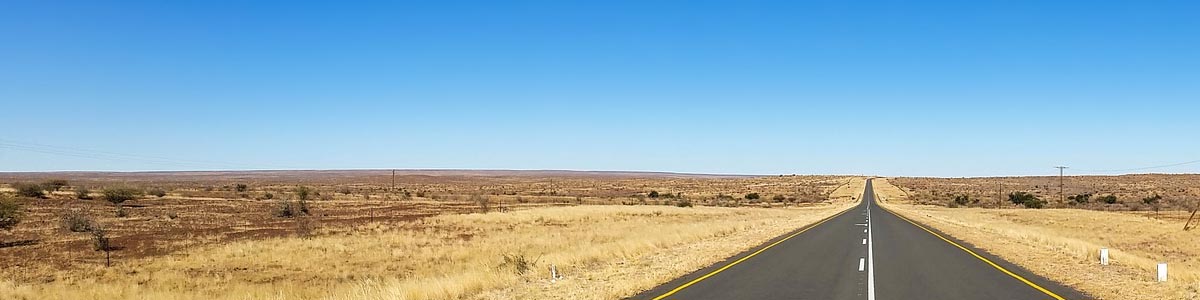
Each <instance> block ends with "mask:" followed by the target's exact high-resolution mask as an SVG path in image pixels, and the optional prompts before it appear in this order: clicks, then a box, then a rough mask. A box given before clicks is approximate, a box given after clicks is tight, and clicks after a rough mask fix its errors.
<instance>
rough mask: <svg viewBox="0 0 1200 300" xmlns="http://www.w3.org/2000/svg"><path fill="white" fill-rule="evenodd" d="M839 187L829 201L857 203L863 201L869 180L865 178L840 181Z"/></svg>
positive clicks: (831, 194) (832, 193)
mask: <svg viewBox="0 0 1200 300" xmlns="http://www.w3.org/2000/svg"><path fill="white" fill-rule="evenodd" d="M839 181H840V182H839V184H840V185H838V187H837V188H836V189H834V190H833V192H830V193H829V200H830V201H832V202H834V203H855V202H858V200H859V199H862V193H863V190H864V189H866V185H867V179H866V178H865V177H850V178H843V179H840V180H839Z"/></svg>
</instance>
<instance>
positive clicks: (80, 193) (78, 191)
mask: <svg viewBox="0 0 1200 300" xmlns="http://www.w3.org/2000/svg"><path fill="white" fill-rule="evenodd" d="M75 199H79V200H92V191H91V190H89V189H88V188H86V187H81V186H77V187H75Z"/></svg>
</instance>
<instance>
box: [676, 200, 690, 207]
mask: <svg viewBox="0 0 1200 300" xmlns="http://www.w3.org/2000/svg"><path fill="white" fill-rule="evenodd" d="M675 206H678V207H692V201H690V200H687V199H681V200H679V201H676V202H675Z"/></svg>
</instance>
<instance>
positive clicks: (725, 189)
mask: <svg viewBox="0 0 1200 300" xmlns="http://www.w3.org/2000/svg"><path fill="white" fill-rule="evenodd" d="M301 173H302V174H299V175H297V174H295V173H280V174H269V175H270V176H268V175H267V174H243V173H232V174H229V173H214V174H208V173H203V174H197V173H166V174H150V175H147V174H115V175H112V174H110V175H104V174H99V175H97V174H86V175H77V177H70V176H66V175H70V174H17V175H12V174H8V175H0V180H7V181H6V182H9V183H15V182H40V181H42V180H47V179H49V178H52V177H53V178H64V177H66V180H68V181H69V182H71V185H70V186H68V187H65V188H64V189H63V190H62V191H59V192H56V193H50V194H49V195H48V198H50V199H30V198H21V199H20V200H18V202H20V203H22V205H23V210H24V211H25V217H24V220H23V221H22V222H21V223H20V224H18V225H17V226H16V228H15V229H14V230H12V231H11V232H8V233H5V232H2V231H0V242H2V243H4V244H3V247H0V263H2V264H3V266H4V268H3V270H2V271H0V298H2V299H56V298H57V299H114V298H140V299H212V298H217V299H446V298H475V299H501V298H503V299H508V298H521V299H527V298H570V299H577V298H584V299H612V298H620V297H622V296H629V295H632V294H634V293H636V292H638V291H640V290H643V289H646V288H650V287H653V286H655V285H657V284H660V283H662V282H666V281H668V280H670V279H672V278H674V277H677V276H680V275H682V274H686V273H687V272H689V271H692V270H695V269H698V268H701V267H704V266H706V265H708V264H711V263H713V262H716V261H719V260H721V259H723V258H725V257H728V256H729V255H732V254H735V253H737V252H739V251H742V250H745V249H747V248H748V247H749V246H751V245H756V244H759V243H761V242H764V241H766V240H768V239H770V238H772V237H775V236H778V235H780V234H783V233H785V232H787V231H790V230H793V229H795V228H798V227H800V226H803V225H805V224H808V223H811V222H814V221H816V220H819V219H821V218H824V217H827V216H830V215H833V214H835V213H837V212H839V211H841V210H844V209H846V208H848V207H849V206H850V205H851V203H853V200H852V199H857V198H858V197H860V196H859V195H857V193H856V192H854V190H855V189H857V190H858V191H861V186H862V184H863V183H862V182H863V181H864V180H863V179H861V178H847V177H834V176H782V177H711V176H689V175H677V174H649V175H647V174H640V175H639V174H624V173H621V174H604V173H600V174H595V173H565V174H561V173H555V174H543V173H536V172H533V174H532V175H531V174H517V173H512V172H508V173H486V174H478V173H471V172H465V171H459V172H413V173H409V174H400V175H398V177H397V183H396V187H397V189H396V190H389V189H388V187H390V185H391V184H390V179H391V176H390V172H367V171H355V172H342V173H336V172H335V173H330V172H313V173H307V174H303V172H301ZM355 173H357V174H355ZM363 173H366V174H363ZM518 173H519V172H518ZM383 174H386V175H383ZM5 176H8V177H9V178H5ZM385 179H386V180H385ZM114 184H119V185H122V186H135V187H138V188H140V189H143V190H149V189H159V188H161V189H164V190H165V191H166V195H165V196H163V197H155V196H142V197H139V198H138V199H135V200H130V201H128V202H126V208H125V210H126V211H127V213H128V215H127V216H124V217H116V216H115V215H114V212H115V208H114V207H113V206H112V205H111V204H109V203H107V202H104V201H103V200H98V199H97V200H77V199H71V198H74V193H73V191H71V190H72V189H74V188H75V187H76V186H80V187H82V186H89V187H92V188H94V189H97V190H98V189H100V188H101V187H104V186H110V185H114ZM239 184H244V185H246V186H245V188H244V189H243V188H239V187H238V185H239ZM301 185H302V186H306V187H309V188H310V189H311V190H312V191H311V193H312V195H311V196H310V197H311V198H312V200H310V201H308V205H309V207H310V210H311V215H309V216H300V217H293V218H282V217H278V216H276V215H274V214H273V212H274V211H277V210H278V207H279V206H280V203H282V201H284V200H280V199H289V200H287V201H292V203H295V202H294V201H297V198H298V197H300V196H299V195H297V191H296V188H297V186H301ZM7 190H10V191H11V189H7ZM651 192H656V193H654V194H657V197H653V196H652V193H651ZM268 193H270V194H271V196H270V198H271V199H266V198H267V196H265V195H266V194H268ZM751 193H756V194H759V195H760V197H759V198H758V199H747V196H748V195H747V194H751ZM668 194H669V196H668ZM680 194H682V195H680ZM95 196H96V197H97V198H100V197H101V196H100V195H95ZM751 198H753V197H751ZM589 204H611V205H589ZM621 204H624V205H621ZM685 204H687V205H693V206H692V207H687V205H685ZM710 205H711V206H710ZM501 207H503V209H501ZM70 211H80V212H83V214H84V215H86V216H89V217H91V218H92V219H93V220H94V221H95V222H96V223H97V224H100V225H102V226H104V227H105V228H106V229H107V230H108V232H109V235H110V237H111V239H112V243H113V244H115V245H116V250H115V251H113V252H112V254H113V258H114V264H113V266H112V267H105V266H104V258H103V257H104V256H103V255H102V254H100V252H96V251H93V248H92V247H91V235H90V234H88V233H86V232H69V231H66V230H63V229H62V228H61V227H62V226H61V217H62V216H63V215H64V214H66V213H67V212H70ZM551 265H555V266H557V268H558V270H559V271H561V272H562V273H563V275H564V277H563V278H562V279H561V280H559V281H557V282H556V283H553V284H552V283H550V282H549V273H548V272H549V271H548V268H549V267H550V266H551Z"/></svg>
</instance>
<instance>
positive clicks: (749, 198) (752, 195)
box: [745, 193, 761, 200]
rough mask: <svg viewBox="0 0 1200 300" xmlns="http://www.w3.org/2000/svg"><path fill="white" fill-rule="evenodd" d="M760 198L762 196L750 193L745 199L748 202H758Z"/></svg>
mask: <svg viewBox="0 0 1200 300" xmlns="http://www.w3.org/2000/svg"><path fill="white" fill-rule="evenodd" d="M760 197H761V196H759V195H758V193H749V194H746V197H745V198H746V200H758V199H759V198H760Z"/></svg>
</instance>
